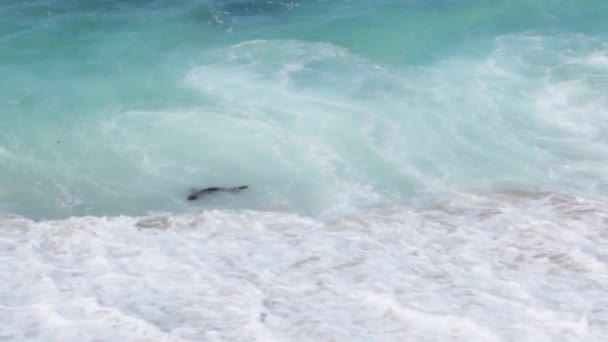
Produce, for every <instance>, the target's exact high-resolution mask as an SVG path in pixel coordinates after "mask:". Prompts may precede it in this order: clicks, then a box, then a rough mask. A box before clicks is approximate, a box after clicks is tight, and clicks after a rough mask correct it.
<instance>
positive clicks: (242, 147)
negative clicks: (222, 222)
mask: <svg viewBox="0 0 608 342" xmlns="http://www.w3.org/2000/svg"><path fill="white" fill-rule="evenodd" d="M607 14H608V3H605V2H604V1H600V0H597V1H592V0H582V1H565V0H561V1H556V0H546V1H540V0H534V1H529V0H526V1H523V0H521V1H506V0H505V1H502V0H495V1H482V0H476V1H473V0H461V1H456V0H454V1H448V0H443V1H439V0H426V1H422V0H416V1H414V0H409V1H407V0H406V1H389V0H382V1H362V0H361V1H358V0H357V1H291V2H288V1H284V2H282V1H272V2H271V1H194V0H182V1H161V0H158V1H128V2H125V1H67V0H54V1H51V0H47V1H43V0H40V1H25V2H24V1H12V0H7V1H3V2H2V4H1V5H0V75H1V79H2V80H1V81H0V106H1V108H2V112H1V113H0V132H1V134H0V183H1V184H2V186H1V187H0V211H2V212H5V213H17V214H22V215H26V216H29V217H34V218H61V217H68V216H72V215H78V216H79V215H97V216H98V215H120V214H126V215H136V214H143V213H146V212H150V211H172V212H182V211H184V210H189V209H191V208H201V207H202V208H234V209H259V210H281V211H284V210H287V211H292V212H297V213H303V214H307V215H315V216H317V215H321V216H324V215H328V216H334V215H338V216H340V215H343V214H346V213H352V212H356V211H357V210H360V209H362V208H368V207H374V206H383V205H387V204H394V203H408V202H411V201H417V200H422V199H424V198H427V197H429V196H430V197H436V196H442V194H446V193H452V192H474V193H480V192H482V193H483V192H492V191H498V190H504V189H506V190H520V189H534V190H539V191H558V192H568V193H574V194H584V195H589V196H604V195H606V193H607V191H608V172H606V171H608V124H607V122H608V120H606V119H608V98H607V96H606V94H608V43H607V41H606V38H607V36H608V24H607V22H606V20H605V18H606V15H607ZM241 183H243V184H248V185H250V186H251V189H250V191H247V192H246V193H242V194H240V195H238V196H231V195H229V196H223V195H221V196H217V197H214V198H208V199H206V200H205V201H200V202H195V203H188V202H186V201H184V198H185V196H186V195H187V194H188V192H189V191H190V189H191V188H194V187H201V186H214V185H238V184H241Z"/></svg>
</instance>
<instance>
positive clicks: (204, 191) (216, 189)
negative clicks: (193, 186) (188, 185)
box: [188, 185, 249, 201]
mask: <svg viewBox="0 0 608 342" xmlns="http://www.w3.org/2000/svg"><path fill="white" fill-rule="evenodd" d="M248 187H249V186H247V185H241V186H235V187H233V188H224V187H211V188H204V189H200V190H195V191H194V192H192V193H191V194H190V196H188V201H194V200H195V199H198V197H199V196H201V195H206V194H209V193H212V192H219V191H225V192H232V193H235V192H239V191H241V190H245V189H247V188H248Z"/></svg>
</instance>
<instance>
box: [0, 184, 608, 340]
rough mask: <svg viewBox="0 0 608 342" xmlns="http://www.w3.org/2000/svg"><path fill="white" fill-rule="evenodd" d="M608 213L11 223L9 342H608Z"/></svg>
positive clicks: (543, 204)
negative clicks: (11, 341) (351, 341)
mask: <svg viewBox="0 0 608 342" xmlns="http://www.w3.org/2000/svg"><path fill="white" fill-rule="evenodd" d="M607 204H608V203H606V202H605V201H601V200H600V201H597V200H590V199H583V198H577V197H574V196H570V195H565V194H552V193H531V192H525V191H510V192H503V193H496V194H492V195H487V196H482V195H472V194H460V195H458V196H456V197H452V198H446V199H444V200H440V201H435V202H434V203H433V204H431V205H426V206H416V207H387V208H379V209H376V210H373V211H367V212H359V213H357V214H355V215H352V216H349V217H344V218H342V219H339V220H335V221H332V222H322V221H318V220H316V219H313V218H310V217H304V216H298V215H294V214H288V213H280V212H256V211H225V210H210V211H205V212H201V213H193V214H188V215H174V214H155V215H152V216H145V217H110V218H95V217H82V218H72V219H68V220H62V221H42V222H33V221H30V220H27V219H24V218H20V217H5V218H3V219H2V221H1V223H0V226H1V227H2V229H0V239H1V240H0V241H1V243H0V260H1V263H0V270H1V272H0V277H2V279H0V280H1V281H0V284H1V285H0V286H1V289H2V291H0V294H2V297H1V298H0V299H1V300H0V302H1V303H2V306H1V307H0V311H2V312H1V314H0V322H1V323H0V325H1V326H3V330H2V337H3V338H7V339H9V340H23V339H30V340H62V341H66V340H79V341H90V340H117V339H118V340H129V341H140V340H163V341H180V340H201V339H202V340H218V341H219V340H233V341H251V340H264V341H273V340H276V341H282V340H290V341H310V340H332V339H333V340H346V339H349V340H355V341H369V340H384V341H386V340H390V341H396V340H405V339H415V340H467V341H509V340H523V341H554V340H560V341H581V340H585V341H604V340H605V339H606V338H608V311H607V309H606V308H607V307H608V302H607V299H606V298H607V297H606V296H605V293H606V290H607V289H608V277H606V276H605V274H606V271H607V270H608V254H607V252H606V251H607V250H608V234H607V229H608V211H606V208H607Z"/></svg>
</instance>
